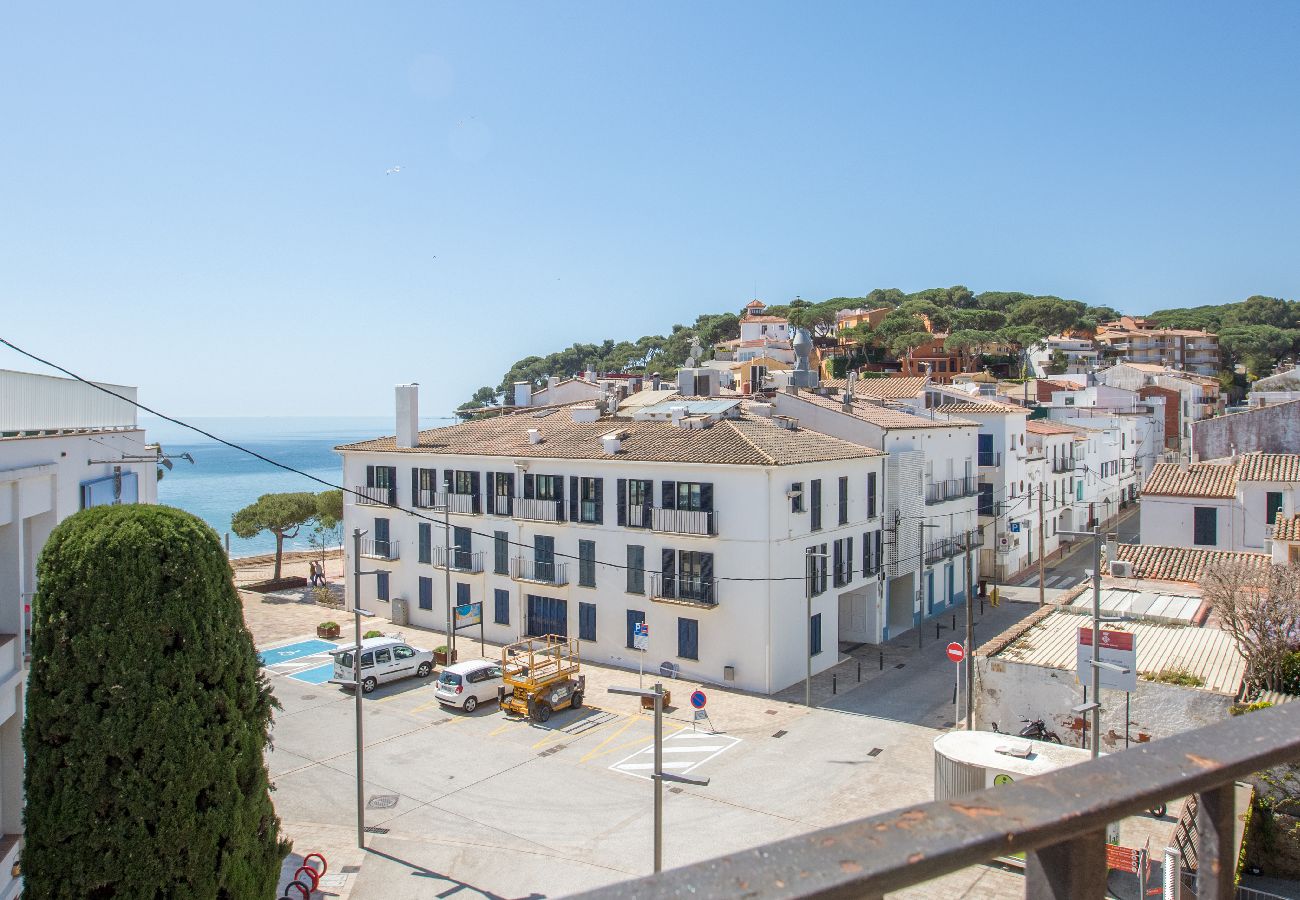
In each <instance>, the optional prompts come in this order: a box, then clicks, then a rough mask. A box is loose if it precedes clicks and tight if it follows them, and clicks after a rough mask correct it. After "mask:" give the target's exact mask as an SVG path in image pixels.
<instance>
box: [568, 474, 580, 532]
mask: <svg viewBox="0 0 1300 900" xmlns="http://www.w3.org/2000/svg"><path fill="white" fill-rule="evenodd" d="M578 500H579V497H578V476H577V475H570V476H569V521H570V522H576V521H578Z"/></svg>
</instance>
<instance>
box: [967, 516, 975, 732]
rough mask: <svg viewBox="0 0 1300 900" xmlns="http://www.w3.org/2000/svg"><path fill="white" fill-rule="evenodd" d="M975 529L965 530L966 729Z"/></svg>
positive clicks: (970, 722) (972, 690)
mask: <svg viewBox="0 0 1300 900" xmlns="http://www.w3.org/2000/svg"><path fill="white" fill-rule="evenodd" d="M975 534H976V532H975V531H970V530H968V531H967V532H966V730H967V731H970V730H972V729H973V728H974V727H975V725H974V717H973V715H972V713H971V710H972V709H973V708H974V707H973V706H972V705H971V701H972V700H973V699H974V696H975V683H974V682H973V681H972V680H971V662H970V660H971V653H972V652H973V651H974V649H975V648H974V646H973V644H974V641H973V640H972V639H971V632H973V631H974V630H975V586H974V583H973V570H972V567H971V557H970V553H971V545H972V544H973V543H974V542H975Z"/></svg>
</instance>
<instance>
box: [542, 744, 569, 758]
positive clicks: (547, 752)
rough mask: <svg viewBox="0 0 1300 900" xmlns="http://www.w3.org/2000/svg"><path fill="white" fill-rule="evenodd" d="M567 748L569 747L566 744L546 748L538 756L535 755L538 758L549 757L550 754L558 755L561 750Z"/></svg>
mask: <svg viewBox="0 0 1300 900" xmlns="http://www.w3.org/2000/svg"><path fill="white" fill-rule="evenodd" d="M567 746H569V745H568V744H556V745H555V746H554V747H547V748H546V749H545V750H543V751H542V752H541V753H539V754H537V755H538V756H550V755H551V754H552V753H559V752H560V751H561V750H563V749H564V748H565V747H567Z"/></svg>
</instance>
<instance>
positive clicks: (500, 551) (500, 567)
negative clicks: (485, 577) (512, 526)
mask: <svg viewBox="0 0 1300 900" xmlns="http://www.w3.org/2000/svg"><path fill="white" fill-rule="evenodd" d="M492 571H493V572H495V573H496V574H497V575H509V574H510V535H508V534H506V533H505V532H504V531H496V532H493V534H492Z"/></svg>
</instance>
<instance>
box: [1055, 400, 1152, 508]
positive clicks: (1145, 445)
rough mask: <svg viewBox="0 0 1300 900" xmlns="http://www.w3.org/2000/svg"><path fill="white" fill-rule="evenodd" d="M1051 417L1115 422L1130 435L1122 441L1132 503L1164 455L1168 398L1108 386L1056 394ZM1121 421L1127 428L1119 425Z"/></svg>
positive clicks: (1096, 423) (1123, 476)
mask: <svg viewBox="0 0 1300 900" xmlns="http://www.w3.org/2000/svg"><path fill="white" fill-rule="evenodd" d="M1048 414H1049V415H1050V416H1051V417H1052V418H1053V419H1055V420H1057V421H1062V422H1067V421H1070V420H1072V419H1079V420H1082V421H1083V423H1084V424H1086V425H1092V426H1094V427H1102V426H1103V424H1104V423H1106V422H1114V423H1115V427H1116V428H1118V429H1119V430H1120V431H1121V432H1123V433H1124V434H1125V435H1126V436H1125V437H1121V438H1120V444H1121V447H1120V451H1121V452H1120V465H1119V470H1120V475H1121V480H1122V481H1123V482H1124V484H1123V490H1122V491H1121V494H1122V495H1123V499H1124V500H1125V501H1126V502H1127V501H1131V500H1133V499H1134V497H1135V496H1136V493H1137V490H1138V488H1139V487H1140V486H1141V485H1142V484H1143V483H1144V482H1145V481H1146V478H1147V476H1148V475H1150V474H1151V469H1152V467H1153V466H1154V465H1155V464H1156V462H1157V461H1159V460H1160V458H1161V457H1162V456H1163V453H1164V446H1165V422H1166V418H1165V397H1164V396H1162V395H1154V396H1149V397H1143V396H1141V395H1139V394H1138V393H1137V392H1136V391H1133V390H1129V389H1127V388H1118V387H1110V386H1108V385H1105V384H1097V385H1091V386H1089V387H1081V388H1079V389H1078V390H1072V391H1053V392H1052V395H1051V402H1050V404H1048ZM1119 419H1123V420H1125V421H1126V422H1127V423H1128V424H1127V425H1122V426H1121V425H1119V424H1118V421H1117V420H1119Z"/></svg>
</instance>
